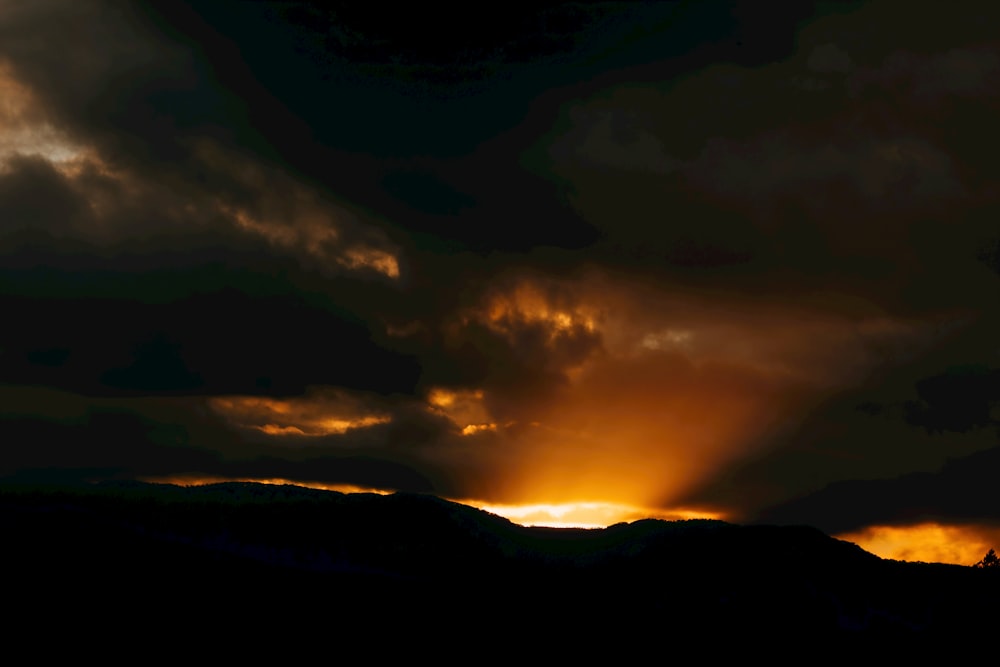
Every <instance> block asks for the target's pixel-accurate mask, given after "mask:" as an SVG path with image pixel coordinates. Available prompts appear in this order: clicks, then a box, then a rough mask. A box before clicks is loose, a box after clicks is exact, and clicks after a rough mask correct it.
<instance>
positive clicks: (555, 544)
mask: <svg viewBox="0 0 1000 667" xmlns="http://www.w3.org/2000/svg"><path fill="white" fill-rule="evenodd" d="M0 521H2V526H3V561H2V564H3V566H4V572H5V574H6V575H7V578H8V584H7V586H6V588H5V590H4V594H5V603H6V608H7V609H9V610H15V614H14V616H15V618H17V619H18V620H17V621H15V622H14V626H9V627H8V631H10V632H11V633H12V634H11V635H10V636H16V634H17V633H18V632H20V631H24V632H34V631H38V630H39V628H41V629H43V630H44V629H47V628H48V629H59V630H60V631H64V630H65V631H68V630H75V631H77V632H79V633H81V634H82V635H86V636H88V637H90V640H93V639H94V637H98V636H99V637H105V638H108V637H119V638H120V637H130V638H133V639H134V638H136V637H138V638H142V640H143V641H145V642H147V644H148V645H151V646H159V647H161V648H165V647H169V646H177V645H179V644H184V643H186V642H190V641H192V640H195V639H197V641H198V642H206V641H208V642H212V643H213V644H215V645H219V644H220V642H221V643H222V644H224V645H230V646H239V647H242V648H243V649H244V650H245V649H247V648H250V649H251V650H252V647H253V646H254V645H255V643H257V644H261V645H263V644H269V645H271V646H272V648H273V645H274V644H275V643H278V644H284V645H287V646H288V647H289V648H290V649H291V648H294V647H301V646H306V645H308V646H314V647H319V646H321V647H322V648H323V650H328V651H333V652H337V651H340V650H343V649H344V647H348V646H351V647H353V649H352V650H364V651H367V652H369V653H370V654H371V655H377V654H378V653H379V651H382V650H387V649H390V648H394V649H395V650H400V649H401V648H405V647H409V646H412V647H413V650H414V651H418V649H419V651H422V652H423V654H427V652H428V651H430V652H432V653H433V652H434V651H439V652H440V653H441V654H442V655H444V654H453V653H454V651H455V650H457V647H464V646H467V645H469V643H470V642H472V643H478V644H477V645H478V646H479V647H480V650H481V652H482V654H491V653H495V652H497V651H516V652H519V653H520V654H522V655H523V651H529V650H541V649H538V647H539V646H544V647H548V650H558V651H559V652H560V653H562V654H565V655H571V654H574V655H577V656H586V655H587V652H588V651H589V649H590V647H594V649H595V650H596V649H597V647H603V650H609V648H611V649H614V648H615V647H617V649H615V650H617V651H619V652H620V651H626V652H629V653H633V654H636V655H638V654H640V653H642V652H643V651H644V650H645V649H643V648H642V647H643V646H647V644H648V645H649V646H647V648H650V649H651V648H652V647H653V646H654V645H655V646H656V647H659V648H658V649H657V650H661V651H662V650H665V647H666V646H668V645H670V644H671V643H673V642H690V641H692V638H693V637H712V638H713V639H712V640H711V641H710V642H709V643H707V644H704V645H703V646H702V651H703V655H709V654H710V653H711V652H712V651H713V650H722V648H723V647H726V646H729V648H732V646H733V645H732V644H731V643H730V642H733V641H755V642H758V644H760V643H763V644H765V645H766V644H768V643H773V645H774V646H789V645H790V644H789V642H792V641H793V638H794V642H799V641H802V640H804V639H809V640H813V641H829V642H830V643H829V644H828V645H829V646H837V647H843V646H845V644H844V642H845V641H848V642H849V641H855V640H857V641H868V640H871V639H879V640H886V639H888V640H891V641H893V642H899V643H900V645H906V646H913V645H915V644H916V643H920V642H929V641H938V640H945V641H955V640H956V639H959V640H961V638H968V639H975V638H977V637H989V636H992V635H993V632H994V628H995V627H996V618H997V614H996V609H997V603H998V601H1000V596H998V592H1000V577H997V576H993V575H994V573H992V572H989V571H983V570H975V569H973V568H968V567H960V566H949V565H940V564H917V563H900V562H895V561H886V560H882V559H879V558H877V557H875V556H873V555H871V554H869V553H867V552H865V551H863V550H861V549H860V548H859V547H857V546H855V545H853V544H850V543H846V542H842V541H838V540H835V539H832V538H830V537H828V536H826V535H824V534H822V533H820V532H819V531H817V530H814V529H811V528H806V527H774V526H739V525H733V524H727V523H724V522H719V521H684V522H663V521H654V520H648V521H639V522H635V523H632V524H627V525H626V524H620V525H616V526H612V527H610V528H607V529H603V530H577V529H543V528H524V527H521V526H518V525H515V524H512V523H511V522H509V521H507V520H505V519H502V518H500V517H497V516H494V515H491V514H488V513H486V512H483V511H480V510H476V509H473V508H470V507H466V506H463V505H458V504H455V503H450V502H447V501H444V500H441V499H439V498H435V497H432V496H421V495H406V494H396V495H392V496H377V495H367V494H352V495H344V494H339V493H334V492H327V491H316V490H312V489H304V488H301V487H291V486H267V485H257V484H242V483H228V484H217V485H212V486H206V487H190V488H181V487H175V486H167V485H149V484H140V483H125V484H122V483H107V484H103V485H96V486H93V487H76V488H68V487H62V488H51V487H49V488H42V487H23V486H22V487H16V486H6V487H3V488H2V490H0ZM234 633H235V634H234ZM373 637H377V638H379V639H372V638H373ZM700 641H701V640H700ZM150 642H152V643H151V644H149V643H150ZM814 646H815V645H814ZM407 650H409V649H407ZM463 650H464V649H463ZM573 652H575V653H573ZM706 652H707V653H706Z"/></svg>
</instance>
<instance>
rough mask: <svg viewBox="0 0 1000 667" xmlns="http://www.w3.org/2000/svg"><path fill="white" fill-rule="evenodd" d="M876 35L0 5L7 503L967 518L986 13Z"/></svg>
mask: <svg viewBox="0 0 1000 667" xmlns="http://www.w3.org/2000/svg"><path fill="white" fill-rule="evenodd" d="M442 7H443V6H442ZM449 7H450V6H449ZM899 11H900V10H899V8H894V7H892V6H890V5H888V4H880V5H870V4H840V5H836V6H833V7H831V6H827V5H821V4H813V3H790V4H787V5H784V4H783V5H782V6H781V8H780V11H771V10H769V11H767V12H764V11H761V10H760V8H759V7H758V5H757V4H756V3H752V2H727V3H597V4H594V3H541V4H538V5H535V6H533V7H532V8H531V9H527V10H524V11H523V12H511V11H509V8H500V6H499V5H498V6H495V7H494V6H489V7H477V8H476V10H475V11H472V10H471V9H461V8H459V9H454V8H449V9H448V10H447V11H445V10H444V9H439V8H436V7H433V6H427V5H420V6H416V5H415V6H413V7H392V8H390V7H388V6H386V5H384V4H380V3H375V4H372V3H350V2H349V3H334V4H330V5H322V6H321V5H318V4H315V3H304V2H303V3H297V2H259V3H243V2H230V1H229V0H226V1H221V2H215V3H210V4H208V5H205V6H197V7H196V6H187V5H182V4H178V3H173V2H159V1H155V2H142V3H135V4H129V5H127V6H122V5H120V4H117V3H111V2H91V3H85V4H80V3H74V2H69V1H63V0H43V1H40V2H35V3H30V4H25V3H22V4H20V5H12V7H11V8H10V9H9V11H6V12H4V15H3V17H2V18H0V99H2V100H3V104H0V312H3V313H4V317H3V319H4V327H3V328H2V330H0V383H3V385H4V389H3V392H6V393H7V394H9V396H8V398H9V399H10V400H11V401H13V400H15V399H17V405H18V408H17V411H16V412H12V413H11V414H12V415H13V416H9V417H7V418H6V421H5V422H4V425H3V428H4V429H6V432H7V433H8V434H9V435H10V436H11V438H13V440H10V441H11V442H14V441H16V442H18V443H22V444H20V445H16V446H15V445H11V447H13V449H11V450H10V451H11V453H12V455H11V457H10V458H7V459H6V461H7V464H6V465H7V467H6V468H5V470H6V472H7V473H15V472H18V471H19V470H28V469H31V470H35V469H39V468H45V467H49V468H53V469H58V468H65V469H67V470H74V471H78V472H79V475H81V476H82V475H84V474H86V475H90V476H95V475H96V476H100V475H99V474H98V472H95V471H104V472H103V473H100V474H106V475H108V476H126V477H127V476H130V475H131V476H160V477H170V476H171V475H174V476H177V475H184V474H190V475H192V476H198V475H200V476H202V477H203V478H209V477H216V478H218V477H226V476H229V477H269V478H288V479H299V480H306V481H313V482H318V483H330V484H333V483H336V484H350V483H353V484H358V485H363V486H386V487H388V488H405V489H409V490H426V489H433V490H435V491H436V492H440V493H445V494H450V495H453V496H461V497H466V498H478V499H480V500H490V501H496V502H499V501H509V502H529V501H531V502H535V501H537V502H544V501H546V500H552V499H562V500H573V499H576V500H579V499H580V498H595V497H598V496H599V498H598V499H602V498H603V499H609V500H615V501H616V502H627V503H633V504H642V503H645V504H646V506H648V507H653V506H660V507H661V509H662V507H663V506H667V505H670V506H673V505H676V504H677V503H682V504H684V503H687V504H688V505H690V506H692V507H693V506H711V507H713V508H716V509H718V510H719V511H720V512H721V513H722V514H724V515H726V516H729V517H732V518H737V519H745V520H753V519H761V518H782V520H785V519H788V520H796V521H798V520H800V519H801V520H802V521H804V522H813V521H815V522H822V523H823V526H826V527H829V526H838V527H839V528H838V529H847V528H850V527H858V526H862V525H863V524H864V523H865V522H866V521H876V520H877V521H883V522H885V523H887V524H888V523H891V520H892V519H893V517H894V516H895V517H896V518H897V519H899V520H910V518H912V517H913V516H915V513H920V512H923V513H924V514H928V513H929V514H928V516H930V515H934V516H939V517H941V518H942V520H944V519H945V518H948V517H952V518H955V520H959V519H962V520H968V521H973V520H977V517H978V519H983V520H985V519H986V518H989V517H991V516H993V515H992V514H989V513H988V512H987V513H985V514H983V513H980V514H975V513H974V512H972V511H971V510H969V509H968V507H971V506H972V505H974V504H975V503H976V502H979V501H980V500H982V498H979V497H978V496H977V497H976V498H973V497H971V496H970V497H969V498H967V499H966V500H963V501H962V502H960V503H958V504H957V505H954V506H953V505H949V504H948V502H950V501H947V498H948V497H950V495H949V494H950V493H951V491H953V490H958V489H959V486H960V484H961V482H960V478H961V479H966V480H967V481H969V483H970V484H971V480H972V478H971V477H969V475H971V474H972V469H971V468H968V469H967V468H966V467H963V466H966V464H965V463H963V462H964V461H979V462H980V463H981V464H982V465H983V466H984V467H988V466H987V464H988V463H989V461H988V459H989V456H991V455H990V454H988V453H986V450H988V449H989V448H990V447H993V446H994V445H995V442H994V441H992V440H990V438H991V437H993V435H994V433H993V430H994V429H995V426H996V420H997V416H996V407H995V404H996V400H997V397H996V386H995V385H996V382H995V380H996V378H995V375H996V370H995V369H996V368H997V365H998V363H1000V358H998V354H1000V349H998V348H997V343H996V341H997V340H998V339H1000V338H998V336H1000V312H998V310H997V304H998V303H1000V279H998V272H997V261H996V256H997V252H996V246H997V232H996V229H997V227H996V219H997V215H998V213H1000V190H998V188H997V182H998V181H997V179H998V177H1000V172H998V171H997V166H996V164H997V161H996V160H995V159H994V157H995V155H996V154H997V152H998V150H1000V145H996V143H995V142H996V140H995V139H993V137H995V136H998V134H997V133H996V132H993V131H992V126H993V124H994V122H995V117H996V115H997V112H998V111H1000V97H998V96H997V94H996V90H998V88H997V86H996V83H997V81H998V76H1000V48H998V46H997V43H996V40H995V36H994V35H993V34H992V32H991V27H990V26H993V25H995V24H996V18H998V17H997V16H995V14H996V11H995V10H994V9H991V8H990V7H989V6H986V5H983V7H977V8H976V9H975V10H972V9H970V10H969V11H962V12H952V13H949V14H941V12H940V11H937V10H936V9H930V8H925V7H913V8H910V9H908V10H907V17H906V20H900V15H899ZM455 12H458V13H457V14H456V13H455ZM483 13H485V16H483V15H482V14H483ZM456 23H458V24H461V25H462V29H461V30H456V29H454V28H453V26H454V25H456ZM53 45H58V46H57V47H53ZM54 397H55V398H54ZM52 401H54V402H55V403H54V404H50V403H51V402H52ZM59 406H62V407H59ZM66 406H71V407H72V409H70V407H66ZM859 406H860V407H859ZM57 408H58V409H57ZM63 408H65V410H64V412H59V410H61V409H63ZM66 411H68V412H66ZM88 434H89V435H88ZM95 438H96V439H97V440H100V443H98V444H97V445H93V446H91V445H86V446H84V445H83V444H82V443H89V442H94V441H95V440H94V439H95ZM6 441H7V440H5V442H6ZM128 443H133V444H128ZM970 457H971V458H970ZM974 457H980V458H974ZM948 459H953V460H954V461H953V462H952V463H948V464H947V465H945V461H947V460H948ZM46 461H48V463H47V462H46ZM969 465H970V466H971V465H972V464H971V463H970V464H969ZM990 465H991V464H990ZM942 466H944V467H942ZM88 471H89V472H88ZM935 471H937V472H935ZM74 474H76V473H74ZM843 480H860V481H858V482H851V483H844V482H843ZM880 480H881V481H880ZM838 483H843V484H841V485H840V486H838V485H837V484H838ZM824 488H828V489H830V490H827V491H821V489H824ZM883 492H884V493H887V494H889V496H891V497H893V498H897V497H898V498H899V500H898V501H897V500H893V501H892V502H889V501H880V500H878V498H877V496H879V494H883ZM969 493H972V491H969ZM811 494H818V495H815V496H813V495H811ZM852 494H854V495H855V496H857V497H858V498H861V497H864V498H865V499H866V500H865V502H866V503H867V505H866V507H867V506H870V507H871V508H872V509H871V511H866V512H855V511H853V510H850V509H841V510H837V509H835V508H834V505H833V503H834V502H835V501H837V500H838V499H845V498H848V497H849V496H851V495H852ZM859 494H860V495H859ZM893 494H895V495H893ZM921 496H924V497H926V499H927V500H926V502H924V504H920V497H921ZM959 496H961V494H959ZM792 497H799V498H804V500H801V501H796V502H795V503H792V504H786V503H787V502H788V499H789V498H792ZM809 498H818V499H819V500H809ZM851 502H854V501H851ZM956 502H958V501H956ZM959 505H961V508H959ZM838 511H840V512H842V513H843V517H844V518H843V519H838V518H837V516H836V513H837V512H838ZM970 512H972V513H970ZM810 517H813V518H810ZM963 517H964V518H963ZM845 527H846V528H845Z"/></svg>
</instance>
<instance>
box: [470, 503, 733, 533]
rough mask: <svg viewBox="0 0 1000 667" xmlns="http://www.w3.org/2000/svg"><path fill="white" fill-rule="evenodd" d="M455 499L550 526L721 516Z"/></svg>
mask: <svg viewBox="0 0 1000 667" xmlns="http://www.w3.org/2000/svg"><path fill="white" fill-rule="evenodd" d="M458 502H461V503H463V504H465V505H471V506H472V507H478V508H479V509H482V510H485V511H487V512H490V513H491V514H496V515H498V516H502V517H504V518H506V519H509V520H511V521H513V522H514V523H518V524H521V525H522V526H547V527H551V528H605V527H607V526H612V525H614V524H616V523H630V522H632V521H638V520H639V519H663V520H664V521H682V520H687V519H721V518H722V515H721V514H719V513H717V512H707V511H699V510H686V509H674V510H653V509H649V508H642V507H637V506H635V505H626V504H621V503H608V502H597V501H589V502H567V503H551V504H546V503H539V504H529V505H498V504H492V503H486V502H480V501H475V500H462V501H458Z"/></svg>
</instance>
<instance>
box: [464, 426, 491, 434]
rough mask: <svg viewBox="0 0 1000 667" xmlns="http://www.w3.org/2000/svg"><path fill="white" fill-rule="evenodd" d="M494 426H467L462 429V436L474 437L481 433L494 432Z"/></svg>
mask: <svg viewBox="0 0 1000 667" xmlns="http://www.w3.org/2000/svg"><path fill="white" fill-rule="evenodd" d="M496 430H497V425H496V424H469V425H468V426H466V427H465V428H463V429H462V435H475V434H476V433H481V432H483V431H496Z"/></svg>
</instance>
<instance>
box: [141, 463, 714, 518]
mask: <svg viewBox="0 0 1000 667" xmlns="http://www.w3.org/2000/svg"><path fill="white" fill-rule="evenodd" d="M141 481H143V482H150V483H153V484H176V485H178V486H203V485H206V484H218V483H221V482H253V483H258V484H276V485H292V486H302V487H306V488H310V489H320V490H323V491H338V492H340V493H375V494H378V495H391V494H393V493H395V491H388V490H386V489H379V488H375V487H369V486H358V485H355V484H328V483H325V482H314V481H302V480H290V479H284V478H279V477H270V478H260V477H221V476H212V475H172V476H164V477H144V478H142V479H141ZM448 500H451V502H456V503H460V504H462V505H468V506H469V507H475V508H478V509H481V510H484V511H486V512H489V513H491V514H496V515H497V516H502V517H504V518H505V519H508V520H510V521H512V522H514V523H517V524H520V525H522V526H547V527H552V528H605V527H607V526H612V525H614V524H616V523H629V522H632V521H638V520H640V519H662V520H664V521H684V520H688V519H722V518H723V516H722V515H721V514H719V513H717V512H708V511H701V510H691V509H672V510H653V509H648V508H641V507H636V506H633V505H624V504H618V503H603V502H574V503H556V504H544V503H543V504H534V505H499V504H494V503H488V502H484V501H477V500H455V499H448Z"/></svg>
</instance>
